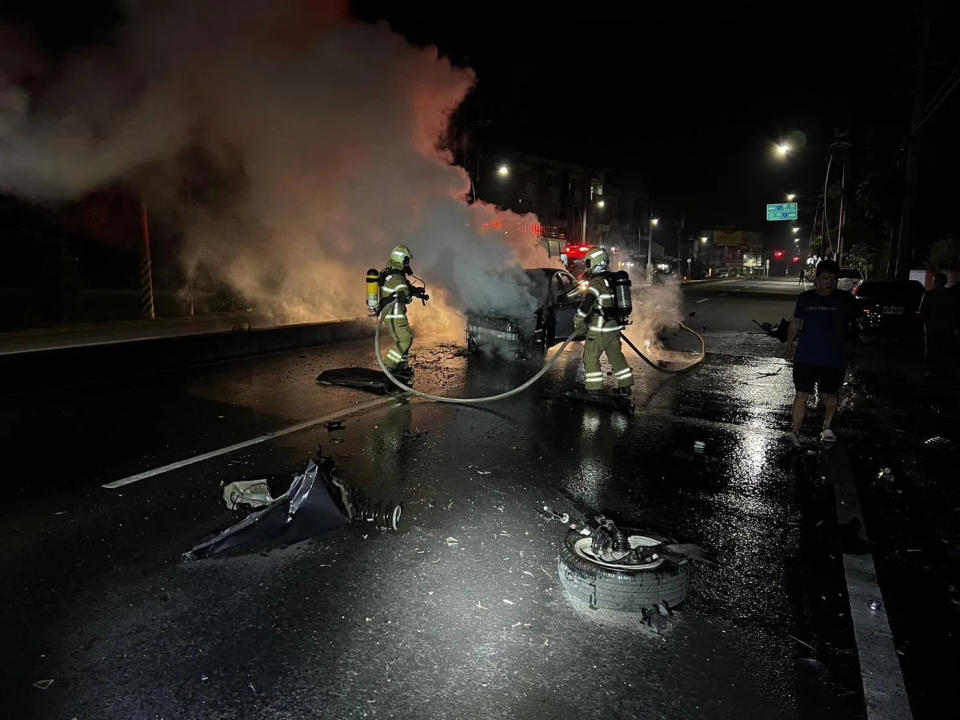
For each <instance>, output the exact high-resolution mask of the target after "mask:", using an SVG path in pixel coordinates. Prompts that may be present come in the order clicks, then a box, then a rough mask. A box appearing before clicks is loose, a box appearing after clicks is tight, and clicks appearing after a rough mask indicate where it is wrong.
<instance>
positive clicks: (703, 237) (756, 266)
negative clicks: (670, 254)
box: [680, 227, 764, 277]
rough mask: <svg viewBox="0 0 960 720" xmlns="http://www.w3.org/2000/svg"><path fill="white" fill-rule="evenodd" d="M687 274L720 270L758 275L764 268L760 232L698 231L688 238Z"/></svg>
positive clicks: (718, 229) (711, 274) (702, 274)
mask: <svg viewBox="0 0 960 720" xmlns="http://www.w3.org/2000/svg"><path fill="white" fill-rule="evenodd" d="M680 259H681V260H682V261H683V260H688V261H689V262H687V265H688V267H689V268H690V272H689V273H688V274H689V275H690V276H691V277H697V276H702V277H711V276H713V275H716V274H717V273H718V272H719V271H721V270H727V271H728V272H729V271H730V270H731V269H736V270H738V271H739V272H742V273H743V274H760V273H761V272H762V270H763V268H764V255H763V233H759V232H754V231H751V230H736V229H733V228H730V227H722V228H713V229H710V230H704V231H701V232H700V234H699V235H693V236H691V237H690V238H689V240H688V253H687V257H686V258H680Z"/></svg>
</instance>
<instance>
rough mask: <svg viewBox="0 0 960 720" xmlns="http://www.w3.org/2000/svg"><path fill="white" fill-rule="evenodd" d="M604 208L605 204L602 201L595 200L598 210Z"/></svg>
mask: <svg viewBox="0 0 960 720" xmlns="http://www.w3.org/2000/svg"><path fill="white" fill-rule="evenodd" d="M605 206H606V203H605V202H604V201H603V200H597V207H598V208H600V209H601V210H603V208H604V207H605Z"/></svg>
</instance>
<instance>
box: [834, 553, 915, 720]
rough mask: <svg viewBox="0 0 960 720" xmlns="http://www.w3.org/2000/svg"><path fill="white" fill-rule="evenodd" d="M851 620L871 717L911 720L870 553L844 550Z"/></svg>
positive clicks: (905, 691)
mask: <svg viewBox="0 0 960 720" xmlns="http://www.w3.org/2000/svg"><path fill="white" fill-rule="evenodd" d="M843 571H844V576H845V578H846V581H847V597H848V598H849V599H850V619H851V620H852V621H853V636H854V638H855V640H856V643H857V654H858V655H859V656H860V675H861V681H862V683H863V697H864V700H865V701H866V705H867V718H868V720H910V718H912V717H913V715H912V713H911V712H910V703H909V701H908V700H907V689H906V687H904V684H903V673H902V672H901V670H900V661H899V660H898V659H897V648H896V646H895V645H894V643H893V633H892V632H891V631H890V622H889V621H888V619H887V613H886V609H885V608H884V605H883V598H882V596H881V594H880V586H879V585H878V584H877V570H876V568H875V567H874V565H873V557H872V556H871V555H849V554H846V553H844V556H843Z"/></svg>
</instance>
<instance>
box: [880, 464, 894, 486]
mask: <svg viewBox="0 0 960 720" xmlns="http://www.w3.org/2000/svg"><path fill="white" fill-rule="evenodd" d="M877 480H886V481H887V482H892V481H893V470H891V469H890V468H888V467H885V468H883V469H881V470H880V472H878V473H877Z"/></svg>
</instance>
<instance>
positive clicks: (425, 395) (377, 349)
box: [373, 317, 706, 404]
mask: <svg viewBox="0 0 960 720" xmlns="http://www.w3.org/2000/svg"><path fill="white" fill-rule="evenodd" d="M385 320H386V318H384V317H381V318H380V319H379V321H378V322H377V330H376V332H375V333H374V340H373V343H374V344H373V349H374V352H375V353H376V356H377V363H379V365H380V369H381V370H383V372H384V374H386V376H387V377H388V378H390V380H391V381H392V382H393V384H394V385H396V386H397V387H399V388H401V389H402V390H405V391H406V392H408V393H412V394H413V395H417V396H418V397H422V398H424V399H426V400H434V401H436V402H445V403H459V404H479V403H486V402H494V401H496V400H504V399H506V398H508V397H511V396H513V395H516V394H518V393H521V392H523V391H524V390H526V389H527V388H528V387H530V386H531V385H533V384H534V383H535V382H536V381H537V380H539V379H540V378H541V377H543V375H544V373H546V372H547V370H549V369H550V368H551V367H553V366H554V364H555V363H556V362H557V360H558V359H559V358H560V354H561V353H562V352H563V351H564V350H565V349H566V347H567V345H569V344H570V343H571V342H573V340H574V338H575V337H576V336H577V332H576V331H574V332H573V333H571V334H570V336H569V337H568V338H567V339H566V340H564V341H563V344H562V345H561V346H560V347H559V348H557V350H556V351H555V352H554V353H553V355H552V356H551V357H550V359H549V360H547V362H546V363H545V364H544V366H543V367H542V368H541V369H540V370H539V371H538V372H537V373H536V374H535V375H534V376H533V377H531V378H530V379H529V380H527V381H526V382H525V383H523V384H522V385H518V386H517V387H515V388H513V389H512V390H507V391H506V392H502V393H498V394H497V395H487V396H485V397H476V398H451V397H443V396H441V395H431V394H430V393H425V392H420V391H419V390H414V389H413V388H412V387H410V386H409V385H407V384H405V383H404V382H403V381H401V380H399V379H397V377H396V376H395V375H393V373H391V372H390V370H389V369H388V368H387V366H386V364H385V363H384V362H383V355H382V353H381V352H380V331H381V330H382V329H383V323H384V321H385ZM679 325H680V327H682V328H683V329H684V330H686V331H687V332H689V333H690V334H692V335H694V336H695V337H696V338H697V339H698V340H699V341H700V358H699V359H698V360H697V361H696V362H694V363H691V364H690V365H689V366H687V367H685V368H683V369H681V370H669V369H667V368H663V367H660V366H659V365H657V364H656V363H654V362H653V361H652V360H650V359H649V358H648V357H647V356H646V355H644V354H643V353H642V352H640V350H639V349H638V348H637V346H636V345H634V344H633V343H632V342H630V340H629V339H628V338H627V337H626V336H625V335H624V334H623V333H620V337H622V338H623V339H624V340H625V341H626V343H627V345H629V346H630V347H631V348H633V351H634V352H635V353H637V355H639V356H640V357H641V358H642V359H643V361H644V362H645V363H647V364H648V365H649V366H650V367H652V368H653V369H655V370H659V371H660V372H664V373H669V374H672V375H679V374H681V373H685V372H687V371H689V370H692V369H693V368H695V367H696V366H697V365H699V364H700V363H702V362H703V360H704V357H705V356H706V345H705V344H704V341H703V336H702V335H700V334H699V333H698V332H696V331H695V330H691V329H690V328H688V327H687V326H686V325H684V324H683V323H679Z"/></svg>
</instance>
